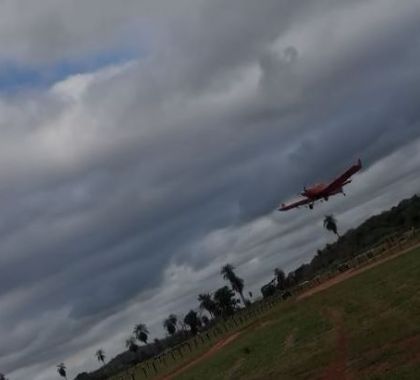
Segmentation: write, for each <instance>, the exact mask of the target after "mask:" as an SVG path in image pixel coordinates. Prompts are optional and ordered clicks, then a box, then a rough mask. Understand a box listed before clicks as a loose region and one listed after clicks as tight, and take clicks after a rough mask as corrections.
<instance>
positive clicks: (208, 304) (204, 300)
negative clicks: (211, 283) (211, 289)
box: [198, 293, 217, 318]
mask: <svg viewBox="0 0 420 380" xmlns="http://www.w3.org/2000/svg"><path fill="white" fill-rule="evenodd" d="M198 301H199V302H200V309H204V310H207V311H208V312H209V313H210V316H211V317H212V318H214V317H215V316H216V312H217V304H216V302H214V301H213V299H212V298H211V295H210V293H202V294H199V295H198Z"/></svg>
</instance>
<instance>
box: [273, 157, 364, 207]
mask: <svg viewBox="0 0 420 380" xmlns="http://www.w3.org/2000/svg"><path fill="white" fill-rule="evenodd" d="M361 168H362V161H361V160H360V159H359V160H358V161H357V163H356V164H354V165H353V166H352V167H350V168H349V169H348V170H347V171H346V172H344V173H343V174H342V175H340V176H339V177H337V178H336V179H335V180H333V181H332V182H331V183H329V184H325V183H320V184H317V185H314V186H311V187H310V188H309V189H307V188H306V187H305V188H304V189H303V192H302V193H301V194H300V195H302V196H303V197H305V198H304V199H301V200H299V201H297V202H293V203H290V204H288V205H286V204H284V203H283V204H282V205H281V207H280V208H279V209H278V210H279V211H287V210H291V209H292V208H296V207H300V206H306V205H308V206H309V208H310V209H311V210H312V209H313V208H314V203H315V202H316V201H318V200H325V201H328V199H329V197H331V196H333V195H337V194H339V193H342V194H343V195H346V194H345V193H344V191H343V187H344V186H345V185H348V184H349V183H350V182H351V179H350V177H351V176H352V175H353V174H355V173H357V172H358V171H359V170H360V169H361Z"/></svg>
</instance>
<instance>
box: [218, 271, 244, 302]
mask: <svg viewBox="0 0 420 380" xmlns="http://www.w3.org/2000/svg"><path fill="white" fill-rule="evenodd" d="M234 269H235V268H234V267H233V265H231V264H226V265H225V266H223V267H222V270H221V271H220V274H222V275H223V278H224V279H225V280H227V281H229V282H230V285H231V287H232V289H233V290H234V291H235V292H237V293H238V294H239V296H240V297H241V300H242V302H243V304H244V305H245V306H246V304H247V303H246V300H245V297H244V294H243V291H244V280H243V279H242V278H239V277H238V276H237V275H236V274H235V272H234Z"/></svg>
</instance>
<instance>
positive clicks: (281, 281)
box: [274, 268, 286, 290]
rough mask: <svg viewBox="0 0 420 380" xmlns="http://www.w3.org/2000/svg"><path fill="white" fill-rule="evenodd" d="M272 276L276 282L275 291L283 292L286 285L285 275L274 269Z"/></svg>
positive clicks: (281, 271) (278, 269)
mask: <svg viewBox="0 0 420 380" xmlns="http://www.w3.org/2000/svg"><path fill="white" fill-rule="evenodd" d="M274 276H275V277H276V281H277V289H280V290H283V289H284V288H285V285H286V275H285V274H284V271H283V270H281V269H280V268H276V269H274Z"/></svg>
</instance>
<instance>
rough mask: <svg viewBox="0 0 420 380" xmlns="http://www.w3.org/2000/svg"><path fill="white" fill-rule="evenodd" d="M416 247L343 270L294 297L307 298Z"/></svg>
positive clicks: (418, 246) (417, 246) (417, 245)
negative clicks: (361, 265) (355, 267)
mask: <svg viewBox="0 0 420 380" xmlns="http://www.w3.org/2000/svg"><path fill="white" fill-rule="evenodd" d="M416 248H420V244H416V245H414V246H412V247H410V248H406V249H404V250H402V251H400V252H398V253H395V254H393V255H390V256H387V257H384V258H383V259H380V260H378V261H375V262H373V263H372V264H369V265H366V266H364V267H362V268H358V269H352V270H349V271H347V272H344V273H342V274H339V275H338V276H336V277H333V278H332V279H330V280H328V281H325V282H324V283H322V284H321V285H318V286H315V287H314V288H312V289H309V290H307V291H305V292H303V293H302V294H300V295H299V296H298V297H297V298H296V300H297V301H300V300H303V299H305V298H308V297H310V296H312V295H313V294H316V293H319V292H321V291H323V290H325V289H328V288H330V287H331V286H334V285H336V284H338V283H340V282H343V281H345V280H347V279H349V278H351V277H354V276H357V275H358V274H360V273H363V272H365V271H367V270H369V269H371V268H374V267H376V266H378V265H381V264H383V263H385V262H387V261H390V260H393V259H395V258H396V257H398V256H401V255H403V254H404V253H407V252H410V251H412V250H413V249H416Z"/></svg>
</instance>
